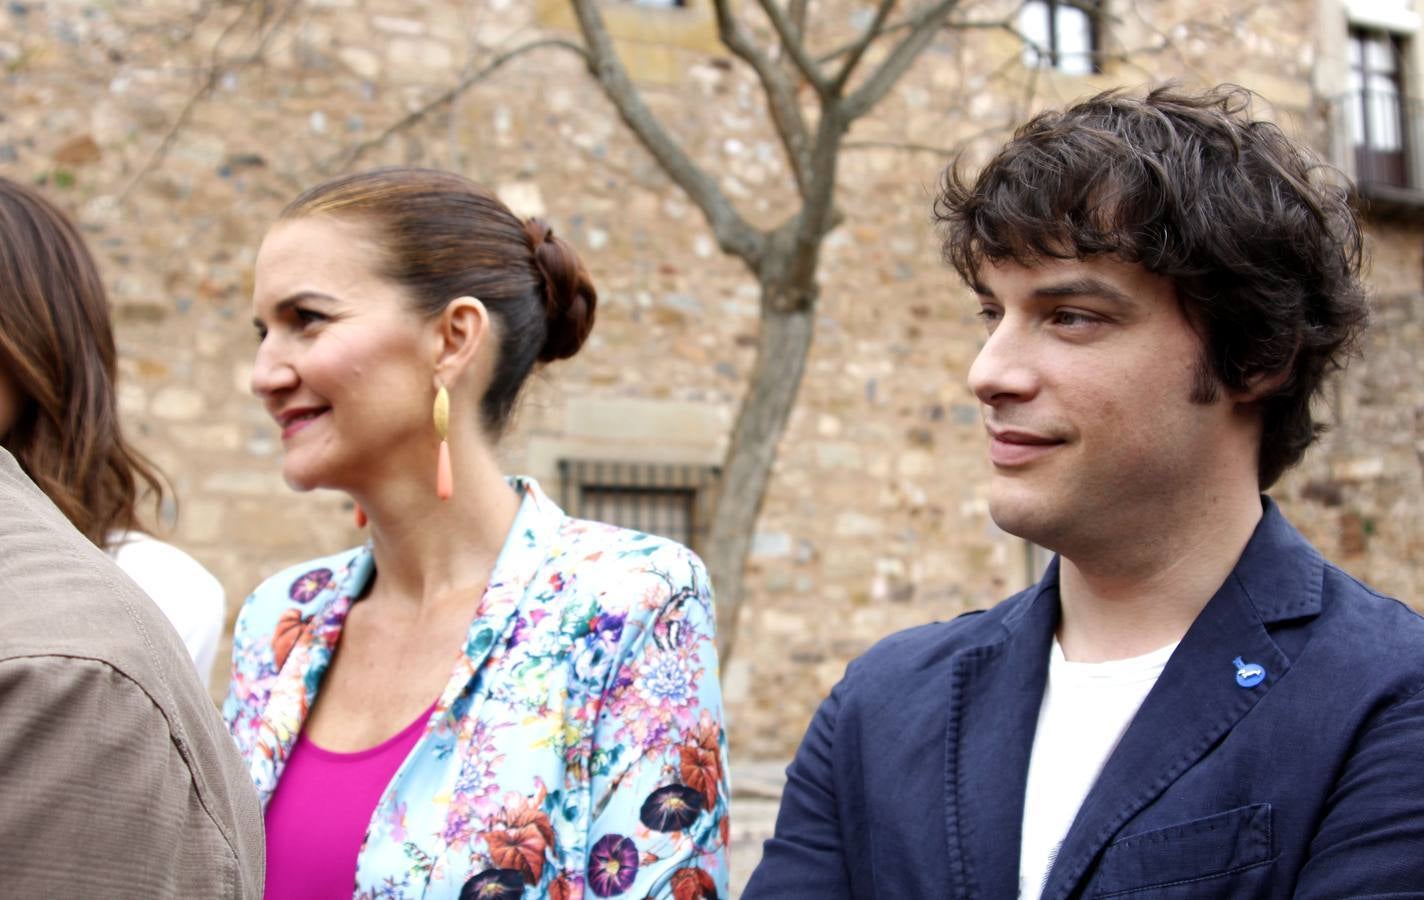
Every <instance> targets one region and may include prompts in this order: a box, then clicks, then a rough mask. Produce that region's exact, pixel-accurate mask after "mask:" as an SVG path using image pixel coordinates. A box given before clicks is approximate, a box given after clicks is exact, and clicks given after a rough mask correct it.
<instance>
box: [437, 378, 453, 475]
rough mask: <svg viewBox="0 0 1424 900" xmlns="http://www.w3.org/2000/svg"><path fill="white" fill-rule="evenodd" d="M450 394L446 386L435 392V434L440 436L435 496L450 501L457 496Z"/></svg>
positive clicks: (441, 386)
mask: <svg viewBox="0 0 1424 900" xmlns="http://www.w3.org/2000/svg"><path fill="white" fill-rule="evenodd" d="M449 431H450V394H449V392H448V391H446V390H445V385H443V384H442V385H440V389H439V390H438V391H436V392H435V433H436V434H438V435H440V457H439V459H438V460H437V461H436V463H435V496H437V497H439V498H440V499H441V500H449V499H450V498H451V497H453V496H455V475H454V473H453V472H452V471H451V470H450V442H449V441H448V440H446V438H447V436H448V435H449Z"/></svg>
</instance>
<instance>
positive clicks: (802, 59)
mask: <svg viewBox="0 0 1424 900" xmlns="http://www.w3.org/2000/svg"><path fill="white" fill-rule="evenodd" d="M757 2H758V3H760V4H761V8H762V10H763V11H764V12H765V13H766V17H767V18H768V19H770V20H771V27H772V28H775V29H776V36H777V37H778V38H780V39H781V46H782V47H783V48H784V49H785V50H786V54H787V55H788V56H790V57H791V61H792V62H793V63H795V64H796V68H797V70H798V71H800V72H801V76H802V77H803V78H805V79H806V80H807V81H808V82H810V84H811V87H813V88H815V89H816V93H817V94H820V95H821V96H822V97H825V96H828V95H829V93H830V85H829V84H827V83H826V76H825V74H824V73H822V72H821V67H820V66H818V65H816V61H815V60H814V59H812V58H811V55H810V54H809V53H807V52H806V45H805V44H803V43H802V42H801V34H800V33H799V32H798V31H797V30H796V27H795V26H794V25H792V24H791V21H790V20H789V19H787V18H786V11H785V10H783V9H782V8H781V7H779V6H777V5H776V0H757Z"/></svg>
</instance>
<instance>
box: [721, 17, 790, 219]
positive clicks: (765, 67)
mask: <svg viewBox="0 0 1424 900" xmlns="http://www.w3.org/2000/svg"><path fill="white" fill-rule="evenodd" d="M728 3H729V0H713V6H714V7H715V8H716V12H717V33H718V35H719V36H720V37H721V39H722V43H723V44H724V45H725V46H726V47H727V49H729V50H731V51H732V52H733V53H734V54H736V55H737V56H738V57H740V58H741V59H742V60H743V61H745V62H746V63H747V65H749V66H751V67H752V69H753V70H754V71H755V72H756V74H757V77H758V78H759V79H761V85H762V88H763V90H764V91H765V92H766V104H767V109H768V110H769V111H770V113H771V121H772V124H773V125H775V126H776V133H777V135H779V136H780V137H781V145H782V147H784V148H785V150H786V160H787V163H788V164H789V165H790V166H791V172H792V174H793V175H794V176H795V178H796V187H797V190H798V191H800V193H801V195H802V196H803V197H804V196H805V194H806V182H807V179H808V178H809V174H808V171H807V170H808V169H809V167H810V164H811V163H810V149H809V147H808V146H807V144H808V142H809V141H810V135H809V134H808V133H807V131H806V121H805V119H804V118H803V117H802V115H801V105H800V104H799V103H798V102H797V101H796V86H795V85H794V84H792V83H791V79H790V78H788V77H787V75H786V73H785V72H784V71H783V70H782V69H781V67H779V66H778V65H777V64H776V63H774V62H772V61H771V58H770V57H769V56H767V55H766V54H765V53H764V52H762V50H761V49H760V48H759V47H757V46H756V45H755V44H754V43H752V41H751V38H750V37H748V35H747V33H746V32H745V31H743V30H742V29H741V27H740V26H738V25H737V20H736V17H735V16H733V15H732V12H731V10H730V8H729V7H728Z"/></svg>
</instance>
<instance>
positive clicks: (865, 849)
mask: <svg viewBox="0 0 1424 900" xmlns="http://www.w3.org/2000/svg"><path fill="white" fill-rule="evenodd" d="M1323 174H1324V173H1323V172H1322V171H1321V170H1320V168H1319V167H1318V166H1316V165H1315V164H1314V163H1313V162H1312V160H1311V157H1310V156H1309V154H1308V153H1307V152H1306V151H1305V150H1303V149H1302V148H1301V147H1299V146H1298V145H1296V144H1295V143H1294V142H1292V141H1291V140H1290V139H1288V138H1287V137H1286V136H1285V135H1284V134H1282V132H1281V131H1280V130H1279V129H1278V128H1277V127H1276V126H1274V125H1272V124H1270V123H1268V122H1266V121H1262V120H1260V119H1257V118H1254V117H1253V115H1252V112H1251V110H1250V96H1249V95H1248V94H1247V93H1246V92H1244V91H1241V90H1239V89H1216V90H1213V91H1208V92H1205V93H1201V94H1192V93H1187V92H1185V91H1182V90H1180V89H1178V88H1174V87H1168V88H1161V89H1157V90H1154V91H1152V92H1150V93H1148V94H1147V95H1146V96H1145V97H1136V96H1130V95H1128V94H1124V93H1121V92H1109V93H1105V94H1101V95H1099V96H1096V97H1093V98H1092V99H1090V100H1087V101H1084V102H1081V103H1079V104H1077V105H1075V106H1072V107H1070V108H1068V109H1066V110H1063V111H1053V112H1046V113H1043V114H1041V115H1039V116H1038V117H1036V118H1034V119H1033V120H1032V121H1030V122H1028V123H1027V124H1025V125H1024V126H1022V127H1021V128H1020V129H1019V130H1018V131H1017V133H1016V134H1015V135H1014V137H1013V139H1012V140H1011V141H1010V142H1009V143H1008V144H1007V145H1006V146H1005V147H1004V148H1003V149H1002V150H1001V151H1000V152H999V154H998V155H997V156H996V157H995V158H994V159H993V160H992V161H990V162H989V164H988V165H987V166H986V167H985V168H984V169H983V170H982V171H981V172H980V173H979V174H978V176H977V177H976V178H974V179H973V180H972V181H971V180H966V179H964V178H962V177H961V176H960V175H959V173H958V172H957V171H955V170H951V171H950V172H949V173H948V174H947V175H946V178H945V181H944V185H943V187H942V190H941V192H940V196H939V198H938V201H937V203H936V217H937V219H938V220H939V221H940V223H941V225H942V226H943V227H944V230H945V257H946V259H947V260H948V261H949V262H950V263H951V264H952V265H953V266H954V267H955V269H956V270H957V271H958V272H959V274H960V275H961V276H962V277H963V278H964V280H965V281H966V282H967V283H968V285H969V286H970V287H972V288H973V290H974V291H975V293H976V294H977V296H978V304H979V309H980V317H981V319H982V320H983V322H984V327H985V330H986V333H987V336H986V338H985V342H984V346H983V349H982V350H981V351H980V354H979V356H978V358H977V359H976V360H975V362H974V364H973V366H972V367H971V369H970V372H969V384H970V387H971V388H972V390H973V391H974V394H975V396H976V397H977V398H978V400H979V402H980V404H981V408H982V411H983V418H984V425H985V428H986V431H987V439H988V453H989V460H990V462H991V463H992V469H993V474H992V481H991V485H990V495H989V496H990V512H991V514H992V516H993V519H994V521H995V522H996V523H997V524H998V525H999V527H1001V528H1003V529H1004V530H1005V531H1007V532H1010V533H1011V534H1015V535H1018V536H1020V537H1022V538H1024V539H1026V540H1029V541H1032V542H1034V543H1037V544H1039V545H1042V546H1044V547H1047V548H1049V549H1051V550H1053V551H1054V552H1055V553H1056V554H1057V557H1056V558H1055V560H1054V562H1053V563H1052V564H1050V565H1049V567H1048V570H1047V572H1046V574H1045V575H1044V576H1043V578H1042V580H1041V581H1040V582H1039V583H1038V584H1037V585H1035V586H1033V587H1031V588H1029V589H1028V590H1026V591H1024V592H1022V593H1020V594H1017V595H1015V596H1013V597H1010V598H1009V599H1007V600H1005V601H1003V602H1002V603H1000V604H998V605H997V606H995V607H993V608H992V609H989V610H985V611H979V612H975V613H969V614H966V615H964V616H961V617H959V618H957V619H955V620H953V621H951V622H942V623H937V624H933V625H927V626H923V627H921V628H917V629H912V630H910V631H907V632H902V633H900V634H897V635H894V636H892V637H890V638H888V639H886V640H884V641H882V642H881V643H879V644H877V645H876V646H875V647H874V648H872V649H871V650H870V651H869V652H868V653H866V654H865V655H864V656H863V657H861V658H860V659H858V660H856V661H855V662H854V663H852V664H851V666H850V667H849V669H848V670H847V672H846V675H845V678H844V679H843V680H842V681H841V682H840V684H838V685H837V686H836V688H835V689H834V690H833V691H832V693H831V695H830V697H829V698H827V699H826V700H825V702H824V703H823V704H822V705H821V708H820V709H819V710H818V711H817V713H816V716H815V719H814V720H813V721H812V723H811V726H810V729H809V731H808V732H807V734H806V737H805V739H804V741H803V743H802V745H801V748H800V750H799V752H798V753H797V756H796V758H795V760H794V761H793V763H792V765H791V767H790V769H789V770H788V773H787V774H788V782H787V786H786V791H785V795H784V797H783V800H782V806H781V813H780V816H779V818H778V821H777V828H776V834H775V837H774V838H773V839H772V840H770V841H769V842H768V843H767V845H766V852H765V857H764V860H763V862H762V865H761V866H760V868H759V869H758V871H757V872H756V873H755V875H754V876H753V878H752V881H751V884H750V886H749V887H748V890H747V893H746V896H747V897H748V898H758V900H759V898H773V897H774V898H778V900H785V898H800V897H805V898H816V900H831V898H852V897H853V898H856V900H870V898H886V900H889V898H894V900H910V898H918V897H935V898H942V897H966V898H1012V897H1025V898H1038V897H1043V898H1055V900H1057V898H1067V897H1102V896H1114V897H1116V896H1124V897H1133V898H1138V897H1144V898H1145V897H1233V898H1240V897H1366V896H1384V895H1389V896H1405V895H1406V894H1407V895H1409V896H1424V895H1421V894H1420V893H1417V892H1420V891H1424V692H1421V691H1424V619H1421V618H1420V617H1419V616H1418V615H1416V614H1415V613H1413V612H1411V611H1410V610H1409V609H1407V608H1406V607H1405V606H1403V605H1402V604H1400V603H1399V602H1397V601H1395V600H1392V599H1389V598H1386V597H1382V596H1380V595H1379V594H1377V593H1375V592H1374V591H1372V590H1370V589H1369V588H1367V587H1365V586H1364V585H1362V584H1360V583H1359V582H1357V581H1355V580H1354V579H1352V578H1351V577H1350V576H1348V575H1346V574H1345V573H1343V572H1342V571H1340V570H1339V569H1338V568H1336V567H1335V566H1333V565H1331V564H1330V563H1329V562H1327V561H1326V560H1325V559H1323V558H1322V557H1321V555H1320V554H1319V553H1318V552H1317V551H1316V550H1315V549H1314V548H1313V547H1311V546H1310V544H1309V543H1307V542H1306V540H1305V539H1304V538H1303V537H1302V536H1301V535H1300V534H1299V533H1298V532H1297V531H1296V530H1295V529H1294V528H1292V527H1291V525H1290V524H1289V523H1287V522H1286V520H1285V518H1284V517H1283V516H1282V514H1281V512H1280V511H1279V509H1278V508H1277V507H1276V505H1275V504H1274V503H1273V502H1272V501H1271V500H1270V499H1268V498H1266V497H1265V496H1264V495H1263V494H1262V493H1261V492H1262V491H1263V490H1265V489H1266V488H1269V487H1270V486H1271V485H1272V484H1273V483H1274V482H1275V481H1276V480H1277V479H1278V478H1279V477H1280V476H1281V473H1282V472H1283V471H1285V470H1286V469H1287V468H1289V467H1290V466H1292V465H1294V464H1295V463H1296V462H1298V461H1299V460H1300V458H1301V455H1302V454H1303V453H1304V452H1305V449H1306V448H1307V447H1308V446H1309V445H1310V444H1311V442H1312V441H1313V440H1314V439H1315V438H1316V436H1317V435H1318V434H1319V432H1320V431H1321V425H1320V424H1319V423H1317V421H1316V419H1315V417H1314V414H1313V413H1312V410H1311V400H1312V398H1313V397H1315V396H1317V395H1318V394H1319V392H1320V390H1321V387H1322V385H1323V383H1324V382H1325V380H1326V376H1327V375H1329V374H1330V373H1331V372H1332V371H1333V370H1335V369H1338V368H1339V367H1340V366H1341V365H1342V364H1343V361H1344V359H1345V358H1346V356H1347V355H1348V354H1349V353H1350V352H1351V351H1352V349H1353V347H1354V344H1355V343H1356V339H1357V338H1358V336H1359V334H1360V332H1361V330H1362V328H1363V326H1364V323H1365V319H1366V312H1367V304H1366V300H1365V296H1364V291H1363V288H1362V286H1361V284H1360V280H1359V268H1360V257H1361V239H1360V230H1359V224H1358V222H1357V220H1356V218H1355V215H1354V213H1353V211H1352V210H1351V208H1350V207H1349V205H1348V202H1347V198H1346V193H1345V191H1344V190H1343V189H1341V188H1340V187H1338V186H1336V185H1332V184H1331V183H1330V179H1329V178H1326V177H1322V176H1323Z"/></svg>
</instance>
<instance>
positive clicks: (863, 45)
mask: <svg viewBox="0 0 1424 900" xmlns="http://www.w3.org/2000/svg"><path fill="white" fill-rule="evenodd" d="M894 8H895V0H880V6H879V7H877V8H876V10H875V18H874V20H872V21H871V23H870V27H869V28H867V29H865V34H863V35H861V36H860V38H859V39H858V40H856V41H853V42H852V43H851V44H850V49H849V51H847V56H846V60H845V62H844V63H843V64H842V65H841V70H840V71H839V72H837V73H836V77H835V78H833V79H832V80H831V90H833V91H834V92H835V93H837V94H839V93H840V92H841V91H842V90H843V89H844V88H845V86H846V82H848V81H850V76H851V74H852V73H854V72H855V67H856V66H858V65H860V59H861V57H862V56H864V55H865V51H866V49H867V48H868V47H870V45H871V44H873V43H874V42H875V39H876V38H877V37H879V36H880V33H881V30H882V29H884V27H885V20H886V19H888V18H890V11H891V10H893V9H894Z"/></svg>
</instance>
